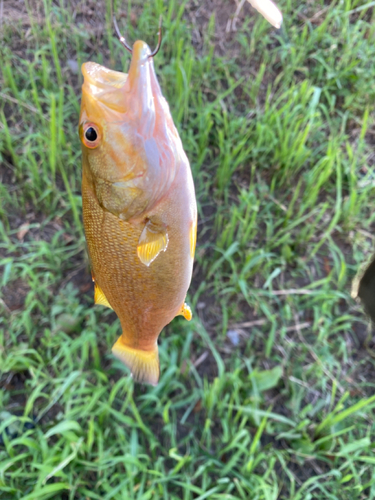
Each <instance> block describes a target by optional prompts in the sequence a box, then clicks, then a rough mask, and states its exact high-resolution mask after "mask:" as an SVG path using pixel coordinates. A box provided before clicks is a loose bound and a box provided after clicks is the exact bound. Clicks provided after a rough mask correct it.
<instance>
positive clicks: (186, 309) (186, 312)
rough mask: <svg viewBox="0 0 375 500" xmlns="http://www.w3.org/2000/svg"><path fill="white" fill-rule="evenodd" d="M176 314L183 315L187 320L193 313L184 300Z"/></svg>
mask: <svg viewBox="0 0 375 500" xmlns="http://www.w3.org/2000/svg"><path fill="white" fill-rule="evenodd" d="M177 316H183V317H184V318H185V319H187V320H188V321H190V320H191V318H192V317H193V313H192V312H191V308H190V306H188V305H187V304H186V302H184V303H183V304H182V306H181V309H180V312H179V313H178V314H177Z"/></svg>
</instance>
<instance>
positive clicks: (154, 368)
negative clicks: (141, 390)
mask: <svg viewBox="0 0 375 500" xmlns="http://www.w3.org/2000/svg"><path fill="white" fill-rule="evenodd" d="M112 352H113V354H114V355H115V356H116V358H118V359H119V360H120V361H122V362H123V363H124V364H125V365H126V366H127V367H128V368H129V369H130V371H131V375H132V377H133V379H134V380H135V381H136V382H140V383H144V384H151V385H157V383H158V381H159V354H158V345H157V344H156V343H155V348H154V350H153V351H143V350H142V349H134V348H133V347H129V346H127V345H126V344H125V342H124V340H123V337H122V335H121V337H119V338H118V339H117V342H116V343H115V345H114V346H113V347H112Z"/></svg>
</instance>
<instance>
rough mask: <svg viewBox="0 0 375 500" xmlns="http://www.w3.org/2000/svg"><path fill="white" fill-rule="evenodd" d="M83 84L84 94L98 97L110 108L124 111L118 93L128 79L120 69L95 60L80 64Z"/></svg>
mask: <svg viewBox="0 0 375 500" xmlns="http://www.w3.org/2000/svg"><path fill="white" fill-rule="evenodd" d="M82 74H83V78H84V81H83V85H82V92H83V94H85V95H86V96H90V97H91V98H94V99H98V100H99V101H100V102H102V103H103V104H105V105H106V106H108V107H109V108H111V109H114V110H116V111H124V110H123V109H121V108H122V106H121V102H122V99H119V96H118V93H119V91H120V92H122V91H123V88H124V86H125V84H126V82H127V80H128V75H127V74H126V73H122V72H121V71H114V70H111V69H108V68H106V67H105V66H101V65H100V64H98V63H95V62H87V63H84V64H82Z"/></svg>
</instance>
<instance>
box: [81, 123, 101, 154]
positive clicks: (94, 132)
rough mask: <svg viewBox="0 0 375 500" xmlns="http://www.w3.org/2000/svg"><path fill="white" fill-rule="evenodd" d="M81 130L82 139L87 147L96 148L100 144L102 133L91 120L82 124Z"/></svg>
mask: <svg viewBox="0 0 375 500" xmlns="http://www.w3.org/2000/svg"><path fill="white" fill-rule="evenodd" d="M79 132H80V133H79V135H80V137H81V140H82V142H83V144H84V145H85V146H86V147H88V148H90V149H94V148H96V147H97V146H98V145H99V142H100V139H101V133H100V129H99V127H98V126H97V125H95V123H91V122H89V123H85V124H83V125H81V126H80V130H79Z"/></svg>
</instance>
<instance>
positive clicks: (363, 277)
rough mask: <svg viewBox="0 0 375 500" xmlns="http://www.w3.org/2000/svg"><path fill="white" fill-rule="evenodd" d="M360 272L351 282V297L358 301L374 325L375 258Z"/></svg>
mask: <svg viewBox="0 0 375 500" xmlns="http://www.w3.org/2000/svg"><path fill="white" fill-rule="evenodd" d="M364 268H365V270H364V271H363V270H360V271H359V273H358V275H357V277H356V278H355V280H354V282H353V287H352V297H353V299H358V298H359V299H360V301H361V304H362V306H363V308H364V310H365V312H366V314H368V315H369V316H370V318H371V320H372V321H373V322H374V323H375V258H374V257H372V261H371V262H370V264H369V265H367V266H364Z"/></svg>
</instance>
